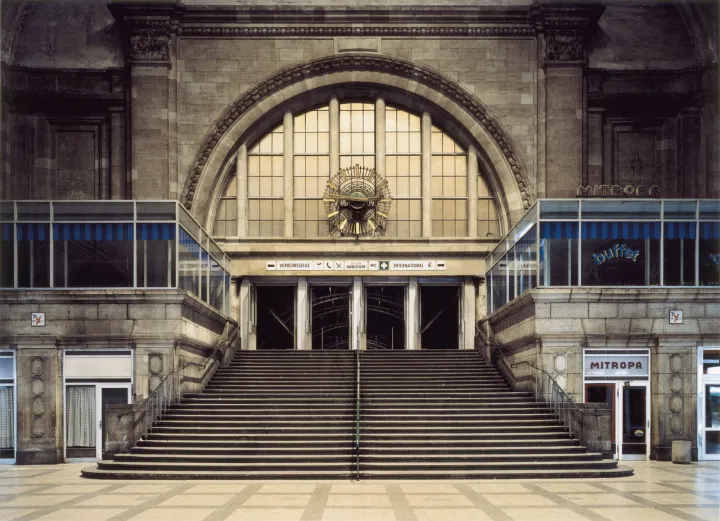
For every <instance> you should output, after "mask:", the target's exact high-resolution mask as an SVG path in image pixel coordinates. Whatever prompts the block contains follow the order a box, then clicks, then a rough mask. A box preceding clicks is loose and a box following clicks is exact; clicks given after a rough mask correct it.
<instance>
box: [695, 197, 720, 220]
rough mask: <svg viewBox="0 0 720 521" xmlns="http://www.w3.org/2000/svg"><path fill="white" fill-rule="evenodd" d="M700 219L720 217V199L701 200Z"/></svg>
mask: <svg viewBox="0 0 720 521" xmlns="http://www.w3.org/2000/svg"><path fill="white" fill-rule="evenodd" d="M700 219H720V201H700Z"/></svg>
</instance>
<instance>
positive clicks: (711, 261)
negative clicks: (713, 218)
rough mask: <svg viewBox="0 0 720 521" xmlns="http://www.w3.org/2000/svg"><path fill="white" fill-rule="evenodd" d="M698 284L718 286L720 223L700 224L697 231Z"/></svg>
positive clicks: (719, 273) (719, 282)
mask: <svg viewBox="0 0 720 521" xmlns="http://www.w3.org/2000/svg"><path fill="white" fill-rule="evenodd" d="M698 242H699V243H700V244H699V252H698V255H699V268H700V273H699V279H700V280H699V283H700V285H701V286H718V285H720V222H701V223H700V230H699V239H698Z"/></svg>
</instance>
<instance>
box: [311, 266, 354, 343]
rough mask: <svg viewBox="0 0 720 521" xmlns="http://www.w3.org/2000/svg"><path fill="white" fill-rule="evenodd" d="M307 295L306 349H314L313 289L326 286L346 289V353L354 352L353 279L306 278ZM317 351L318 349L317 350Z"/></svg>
mask: <svg viewBox="0 0 720 521" xmlns="http://www.w3.org/2000/svg"><path fill="white" fill-rule="evenodd" d="M306 282H307V293H308V301H307V306H308V311H307V317H308V338H309V339H310V342H309V343H308V344H307V347H306V349H309V350H313V351H314V350H315V347H314V346H313V344H312V330H313V323H312V311H313V310H312V303H313V288H316V287H321V288H322V287H328V286H337V287H342V288H348V330H347V333H348V351H352V350H354V347H353V335H352V333H353V324H354V321H353V289H354V288H353V279H352V277H307V278H306ZM318 351H319V349H318Z"/></svg>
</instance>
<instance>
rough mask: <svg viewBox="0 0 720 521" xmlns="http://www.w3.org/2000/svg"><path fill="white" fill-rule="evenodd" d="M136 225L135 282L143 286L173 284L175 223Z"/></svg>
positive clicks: (162, 286)
mask: <svg viewBox="0 0 720 521" xmlns="http://www.w3.org/2000/svg"><path fill="white" fill-rule="evenodd" d="M136 226H137V238H138V241H137V284H138V286H139V287H145V288H168V287H174V286H175V245H176V241H175V225H174V224H166V223H153V224H138V225H136Z"/></svg>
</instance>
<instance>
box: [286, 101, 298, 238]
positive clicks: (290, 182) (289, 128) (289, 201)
mask: <svg viewBox="0 0 720 521" xmlns="http://www.w3.org/2000/svg"><path fill="white" fill-rule="evenodd" d="M283 163H284V164H283V177H284V187H285V191H284V194H283V195H284V198H283V199H284V200H283V205H284V207H285V212H284V216H285V226H284V229H285V237H292V236H293V196H294V181H295V179H294V176H295V172H294V165H293V115H292V112H289V111H288V112H286V113H285V117H284V118H283Z"/></svg>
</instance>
